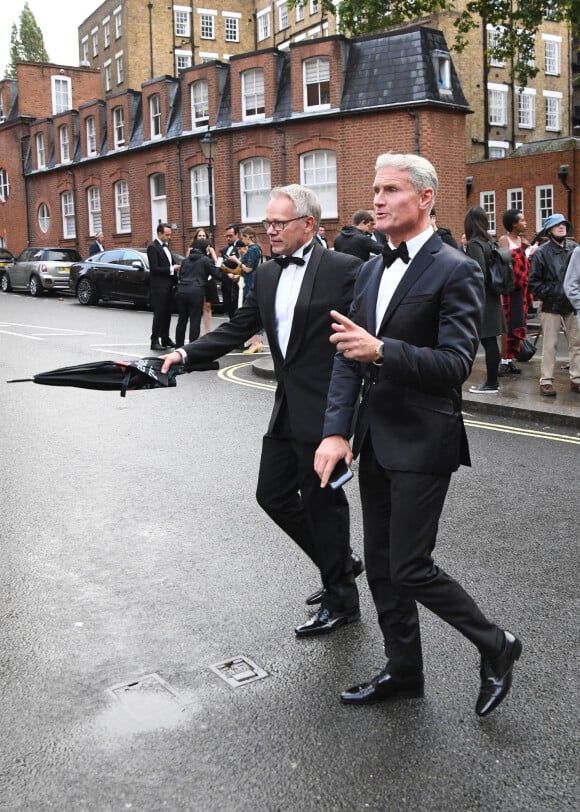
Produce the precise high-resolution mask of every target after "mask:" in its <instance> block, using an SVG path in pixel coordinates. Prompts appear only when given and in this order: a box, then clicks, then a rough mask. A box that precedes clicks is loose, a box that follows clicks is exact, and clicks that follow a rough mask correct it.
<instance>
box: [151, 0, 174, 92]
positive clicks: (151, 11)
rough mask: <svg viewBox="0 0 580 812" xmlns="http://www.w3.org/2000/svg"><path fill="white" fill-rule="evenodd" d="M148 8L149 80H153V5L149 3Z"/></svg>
mask: <svg viewBox="0 0 580 812" xmlns="http://www.w3.org/2000/svg"><path fill="white" fill-rule="evenodd" d="M147 8H148V9H149V78H150V79H153V22H152V20H151V12H152V11H153V3H147ZM173 30H175V28H174V29H173Z"/></svg>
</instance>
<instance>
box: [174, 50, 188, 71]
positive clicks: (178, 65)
mask: <svg viewBox="0 0 580 812" xmlns="http://www.w3.org/2000/svg"><path fill="white" fill-rule="evenodd" d="M188 68H191V51H188V50H186V49H185V48H176V49H175V72H176V73H177V74H178V75H179V73H180V72H181V71H184V70H187V69H188Z"/></svg>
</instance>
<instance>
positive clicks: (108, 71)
mask: <svg viewBox="0 0 580 812" xmlns="http://www.w3.org/2000/svg"><path fill="white" fill-rule="evenodd" d="M103 68H104V69H105V90H106V91H107V93H109V92H110V91H111V90H112V89H113V65H112V62H111V60H110V59H109V60H107V62H105V64H104V65H103Z"/></svg>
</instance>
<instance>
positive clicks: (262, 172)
mask: <svg viewBox="0 0 580 812" xmlns="http://www.w3.org/2000/svg"><path fill="white" fill-rule="evenodd" d="M271 188H272V183H271V180H270V161H269V160H268V159H267V158H250V159H249V160H247V161H242V162H241V164H240V190H241V198H242V199H241V203H242V206H241V211H242V220H244V222H255V221H256V220H261V219H262V217H263V216H264V211H265V210H266V206H267V205H268V201H269V199H270V189H271Z"/></svg>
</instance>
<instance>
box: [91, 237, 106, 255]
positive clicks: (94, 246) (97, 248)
mask: <svg viewBox="0 0 580 812" xmlns="http://www.w3.org/2000/svg"><path fill="white" fill-rule="evenodd" d="M104 239H105V235H104V234H103V232H102V231H99V233H98V234H97V236H96V237H95V239H94V242H92V243H91V244H90V245H89V256H90V257H94V255H95V254H100V253H101V251H104V250H105V243H104V242H103V240H104Z"/></svg>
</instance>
